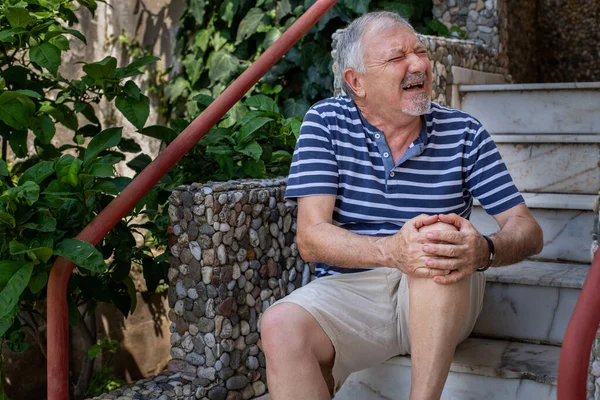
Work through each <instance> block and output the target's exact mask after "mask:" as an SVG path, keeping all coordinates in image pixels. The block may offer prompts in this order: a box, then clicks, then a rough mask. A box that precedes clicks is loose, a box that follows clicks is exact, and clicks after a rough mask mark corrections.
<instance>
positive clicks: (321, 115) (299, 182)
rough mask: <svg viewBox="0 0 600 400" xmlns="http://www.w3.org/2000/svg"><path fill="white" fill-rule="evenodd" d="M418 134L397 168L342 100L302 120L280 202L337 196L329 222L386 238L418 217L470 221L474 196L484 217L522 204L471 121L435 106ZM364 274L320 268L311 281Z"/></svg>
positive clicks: (319, 106) (379, 139)
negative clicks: (446, 216) (445, 216)
mask: <svg viewBox="0 0 600 400" xmlns="http://www.w3.org/2000/svg"><path fill="white" fill-rule="evenodd" d="M422 118H423V120H424V122H425V123H424V124H423V128H422V130H421V132H420V133H419V136H418V137H417V138H416V139H415V141H414V142H413V143H411V145H410V147H409V148H408V150H407V151H406V152H405V154H404V155H403V156H402V159H401V160H399V161H398V163H396V164H394V161H393V158H392V152H391V151H390V148H389V147H388V145H387V142H386V140H385V136H384V134H383V132H382V131H380V130H378V129H377V128H376V127H375V126H373V125H371V124H370V123H369V122H368V121H367V120H366V119H365V118H364V117H363V116H362V114H361V113H360V110H359V109H358V108H357V107H356V104H355V103H354V102H353V101H352V100H351V99H350V98H349V97H346V96H339V97H335V98H329V99H326V100H323V101H320V102H318V103H316V104H315V105H313V106H312V107H311V108H310V110H309V111H308V112H307V113H306V116H305V117H304V121H303V123H302V127H301V129H300V135H299V137H298V141H297V143H296V149H295V151H294V156H293V159H292V165H291V168H290V174H289V176H288V182H287V190H286V193H285V198H286V199H287V200H289V201H292V202H293V201H295V200H296V199H297V198H298V197H304V196H314V195H332V196H336V202H335V208H334V211H333V223H334V224H335V225H337V226H339V227H342V228H344V229H347V230H349V231H351V232H354V233H357V234H361V235H373V236H386V235H392V234H395V233H396V232H398V230H399V229H400V228H402V225H403V224H404V223H405V222H406V221H408V220H409V219H411V218H414V217H416V216H418V215H420V214H423V213H425V214H429V215H433V214H449V213H456V214H458V215H460V216H462V217H463V218H466V219H468V218H469V217H470V215H471V208H472V206H473V197H475V198H477V199H478V200H479V202H480V203H481V204H482V206H483V208H484V209H485V210H486V212H487V213H488V214H491V215H494V214H498V213H501V212H503V211H506V210H508V209H510V208H512V207H514V206H516V205H518V204H521V203H523V202H524V200H523V197H522V196H521V194H520V193H519V191H518V189H517V188H516V187H515V185H514V183H513V181H512V178H511V176H510V175H509V173H508V171H507V169H506V166H505V165H504V162H503V161H502V158H501V157H500V153H498V150H497V148H496V145H495V143H494V142H493V140H492V138H491V137H490V135H489V133H488V132H487V131H486V130H485V129H484V128H483V127H482V126H481V123H480V122H479V121H478V120H476V119H475V118H473V117H471V116H470V115H469V114H467V113H464V112H462V111H459V110H454V109H451V108H447V107H442V106H440V105H439V104H436V103H432V105H431V108H430V109H429V111H428V112H427V113H426V114H425V115H423V117H422ZM359 271H364V270H363V269H347V268H340V267H335V266H329V265H325V264H317V266H316V276H323V275H332V274H336V273H345V272H359Z"/></svg>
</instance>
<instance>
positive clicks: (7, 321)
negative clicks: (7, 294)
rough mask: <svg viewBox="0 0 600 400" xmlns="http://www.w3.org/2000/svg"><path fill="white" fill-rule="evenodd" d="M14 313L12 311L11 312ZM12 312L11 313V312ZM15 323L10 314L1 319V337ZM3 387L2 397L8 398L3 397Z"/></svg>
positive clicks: (0, 393)
mask: <svg viewBox="0 0 600 400" xmlns="http://www.w3.org/2000/svg"><path fill="white" fill-rule="evenodd" d="M11 313H12V312H11ZM9 314H10V313H9ZM12 324H13V318H11V317H10V316H7V317H4V318H1V319H0V337H2V336H4V334H5V333H6V331H8V329H9V328H10V327H11V326H12ZM1 390H2V389H1V388H0V399H2V400H7V399H8V398H6V397H5V398H3V397H2V396H1V395H2V392H1Z"/></svg>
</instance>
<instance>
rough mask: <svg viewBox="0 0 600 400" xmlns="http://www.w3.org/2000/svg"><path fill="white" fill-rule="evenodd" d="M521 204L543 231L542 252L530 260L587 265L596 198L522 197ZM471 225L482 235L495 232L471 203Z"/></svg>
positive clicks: (489, 218) (491, 220)
mask: <svg viewBox="0 0 600 400" xmlns="http://www.w3.org/2000/svg"><path fill="white" fill-rule="evenodd" d="M523 197H524V198H525V203H526V204H527V206H528V207H529V208H530V210H531V213H532V214H533V216H534V217H535V219H536V220H537V221H538V223H539V224H540V226H541V227H542V230H543V231H544V249H543V250H542V252H541V253H540V254H539V255H537V256H534V257H533V259H544V260H553V261H561V262H576V263H587V264H589V263H591V260H592V257H591V252H590V246H591V243H592V239H591V238H592V230H593V223H594V211H593V210H594V202H595V201H596V196H594V195H583V194H554V193H523ZM471 222H472V223H473V225H474V226H475V227H476V228H477V229H478V230H479V231H480V232H481V233H483V234H485V235H489V234H492V233H494V232H496V231H497V230H498V224H497V223H496V220H495V219H494V218H493V217H492V216H490V215H488V214H487V213H486V212H485V211H484V210H483V208H482V207H481V206H479V203H477V202H475V207H473V212H472V213H471Z"/></svg>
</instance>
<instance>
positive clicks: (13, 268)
mask: <svg viewBox="0 0 600 400" xmlns="http://www.w3.org/2000/svg"><path fill="white" fill-rule="evenodd" d="M26 264H28V262H27V261H5V260H3V261H0V290H2V289H4V288H5V287H6V285H7V284H8V281H10V278H12V277H13V275H14V274H16V273H17V271H18V270H20V269H21V268H22V267H23V266H24V265H26Z"/></svg>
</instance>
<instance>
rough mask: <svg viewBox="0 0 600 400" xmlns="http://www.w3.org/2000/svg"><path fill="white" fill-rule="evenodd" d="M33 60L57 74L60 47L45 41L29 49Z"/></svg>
mask: <svg viewBox="0 0 600 400" xmlns="http://www.w3.org/2000/svg"><path fill="white" fill-rule="evenodd" d="M29 57H30V58H31V61H33V62H34V63H36V64H37V65H39V66H41V67H44V68H46V69H47V70H48V71H50V73H51V74H52V75H56V74H57V72H58V67H60V61H61V60H60V49H59V48H58V47H56V46H55V45H53V44H51V43H48V42H45V43H42V44H40V45H39V46H36V47H33V48H32V49H31V50H29ZM84 68H85V67H84Z"/></svg>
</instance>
